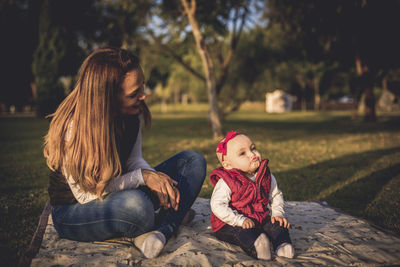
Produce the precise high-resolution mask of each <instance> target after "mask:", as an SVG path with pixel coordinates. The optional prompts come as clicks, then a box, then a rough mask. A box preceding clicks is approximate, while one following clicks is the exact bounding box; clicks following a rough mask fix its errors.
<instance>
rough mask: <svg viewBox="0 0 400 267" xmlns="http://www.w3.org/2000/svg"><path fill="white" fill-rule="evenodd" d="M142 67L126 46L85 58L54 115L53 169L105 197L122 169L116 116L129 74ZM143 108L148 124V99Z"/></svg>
mask: <svg viewBox="0 0 400 267" xmlns="http://www.w3.org/2000/svg"><path fill="white" fill-rule="evenodd" d="M138 68H140V65H139V60H138V58H137V57H136V56H134V55H132V54H130V53H129V52H128V51H126V50H124V49H117V48H102V49H98V50H96V51H95V52H93V53H92V54H91V55H89V56H88V57H87V58H86V59H85V61H84V62H83V64H82V66H81V68H80V71H79V79H78V81H77V84H76V86H75V89H74V90H73V91H72V92H71V93H70V94H69V95H68V96H67V97H66V98H65V99H64V101H63V102H62V103H61V104H60V106H59V107H58V108H57V110H56V111H55V112H54V113H53V114H51V115H49V117H52V120H51V123H50V127H49V131H48V133H47V135H46V136H45V141H44V150H43V153H44V156H45V158H46V162H47V165H48V166H49V168H50V169H51V170H53V171H55V170H61V168H63V169H62V172H63V173H64V174H65V175H71V176H72V177H73V179H74V181H75V183H77V184H78V185H79V186H80V188H81V189H83V191H85V192H91V193H94V194H96V195H97V196H98V197H99V198H100V199H102V194H103V192H104V189H105V187H106V186H107V184H108V183H109V182H110V180H111V178H112V177H116V176H119V175H121V173H122V167H121V162H120V158H119V155H118V149H117V144H116V136H115V134H116V124H115V122H114V121H115V117H116V115H117V114H118V112H119V107H118V105H119V102H118V94H119V92H120V91H121V87H120V86H121V83H122V81H123V80H124V77H125V74H126V73H127V72H129V71H132V70H134V69H138ZM141 114H142V115H143V117H144V120H145V123H146V125H149V124H150V121H151V115H150V111H149V109H148V108H147V106H146V104H145V103H144V102H143V101H142V104H141ZM67 135H68V136H67Z"/></svg>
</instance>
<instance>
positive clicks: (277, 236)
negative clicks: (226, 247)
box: [215, 221, 292, 258]
mask: <svg viewBox="0 0 400 267" xmlns="http://www.w3.org/2000/svg"><path fill="white" fill-rule="evenodd" d="M262 233H265V234H266V235H267V237H268V238H269V240H270V241H271V243H272V247H273V249H274V251H275V250H276V249H277V248H278V247H279V246H280V245H281V244H283V243H289V244H291V243H292V241H291V240H290V236H289V231H288V229H287V228H285V227H283V226H280V225H279V222H275V223H274V224H272V223H271V221H268V222H267V223H266V224H264V225H263V227H262V228H261V227H256V228H250V229H243V228H242V227H233V226H230V225H228V224H226V225H224V226H223V227H222V228H221V229H219V230H218V231H217V232H215V235H216V237H217V238H218V239H220V240H222V241H225V242H228V243H231V244H234V245H237V246H240V247H241V248H242V249H243V250H244V252H246V253H247V254H248V255H250V256H252V257H254V258H257V252H256V249H255V247H254V242H255V241H256V239H257V238H258V237H259V235H260V234H262Z"/></svg>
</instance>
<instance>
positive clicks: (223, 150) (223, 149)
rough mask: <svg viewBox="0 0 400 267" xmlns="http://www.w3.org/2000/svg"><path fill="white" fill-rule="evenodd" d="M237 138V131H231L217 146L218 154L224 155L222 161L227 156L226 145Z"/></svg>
mask: <svg viewBox="0 0 400 267" xmlns="http://www.w3.org/2000/svg"><path fill="white" fill-rule="evenodd" d="M235 136H236V131H230V132H229V133H227V134H226V136H225V139H224V140H223V141H221V142H220V143H219V144H218V145H217V152H219V153H222V160H224V156H225V155H226V144H227V143H228V141H229V140H231V139H232V138H233V137H235Z"/></svg>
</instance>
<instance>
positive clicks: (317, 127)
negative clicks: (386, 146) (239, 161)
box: [224, 116, 400, 141]
mask: <svg viewBox="0 0 400 267" xmlns="http://www.w3.org/2000/svg"><path fill="white" fill-rule="evenodd" d="M238 126H240V127H239V128H238ZM224 127H225V129H226V130H227V131H228V130H231V129H232V130H238V131H240V132H244V133H251V136H253V138H254V137H257V136H259V137H262V136H264V137H265V136H268V137H270V138H271V140H272V141H285V140H290V139H293V138H294V139H303V138H306V139H309V138H313V137H316V136H321V135H343V134H368V133H377V132H381V131H386V132H396V131H399V130H400V117H385V118H382V119H381V120H380V121H377V122H373V123H366V122H361V121H353V120H351V119H350V118H349V117H341V116H332V117H328V118H326V119H324V120H315V121H312V120H310V119H309V118H304V119H302V118H296V119H290V120H289V119H288V120H276V119H274V120H272V119H270V118H268V117H266V118H265V119H262V120H261V119H257V120H252V119H251V118H250V119H248V120H246V119H231V120H228V121H226V122H225V124H224Z"/></svg>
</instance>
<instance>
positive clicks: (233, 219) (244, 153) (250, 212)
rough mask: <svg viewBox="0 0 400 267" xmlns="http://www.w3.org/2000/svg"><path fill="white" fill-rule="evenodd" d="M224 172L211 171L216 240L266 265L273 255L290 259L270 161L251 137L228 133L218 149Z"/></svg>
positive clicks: (279, 194)
mask: <svg viewBox="0 0 400 267" xmlns="http://www.w3.org/2000/svg"><path fill="white" fill-rule="evenodd" d="M217 157H218V159H219V161H220V163H221V165H222V167H220V168H217V169H215V170H213V171H212V172H211V174H210V177H209V178H210V181H211V183H212V184H213V186H215V188H214V191H213V194H212V196H211V211H212V213H211V227H212V229H213V231H214V233H215V235H216V236H217V238H218V239H220V240H222V241H225V242H228V243H231V244H235V245H239V246H240V247H241V248H242V249H243V250H244V251H245V252H246V253H247V254H248V255H250V256H252V257H255V258H257V259H263V260H270V259H271V249H270V240H271V242H272V246H273V249H274V251H275V252H276V254H277V255H278V256H280V257H287V258H293V257H294V248H293V246H292V242H291V240H290V236H289V231H288V228H289V227H290V223H289V222H288V220H287V219H286V218H285V217H284V213H285V212H284V210H283V205H284V201H283V196H282V192H281V191H280V190H279V189H278V186H277V183H276V180H275V177H274V176H273V175H272V174H271V173H270V171H269V168H268V165H267V164H268V160H267V159H264V160H261V155H260V153H259V152H258V151H257V149H256V146H255V145H254V143H253V142H252V141H251V140H250V138H249V137H247V136H246V135H243V134H237V133H236V131H232V132H229V133H228V134H227V135H226V137H225V139H223V140H222V141H221V142H220V143H219V144H218V146H217Z"/></svg>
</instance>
